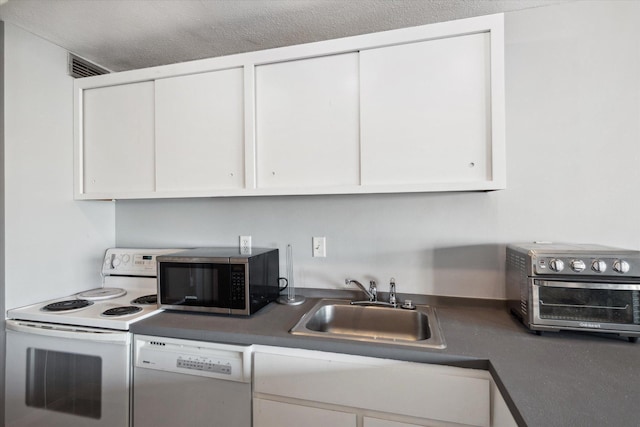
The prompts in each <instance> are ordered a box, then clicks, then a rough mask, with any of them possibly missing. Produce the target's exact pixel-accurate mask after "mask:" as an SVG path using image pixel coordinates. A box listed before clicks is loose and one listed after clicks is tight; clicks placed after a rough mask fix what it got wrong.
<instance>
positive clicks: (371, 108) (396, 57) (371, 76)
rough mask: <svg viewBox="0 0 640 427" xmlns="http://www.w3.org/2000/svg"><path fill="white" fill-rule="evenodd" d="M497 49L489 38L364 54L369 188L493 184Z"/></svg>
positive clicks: (364, 129) (365, 163)
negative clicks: (493, 56)
mask: <svg viewBox="0 0 640 427" xmlns="http://www.w3.org/2000/svg"><path fill="white" fill-rule="evenodd" d="M490 47H491V44H490V35H489V33H488V32H485V33H480V34H473V35H466V36H458V37H449V38H444V39H439V40H429V41H423V42H414V43H408V44H403V45H395V46H390V47H383V48H377V49H371V50H363V51H362V52H361V58H360V73H361V74H360V75H361V91H362V92H361V97H362V104H361V113H362V122H361V132H362V184H363V185H364V186H368V185H374V186H375V185H400V186H402V185H412V184H422V183H452V182H453V183H455V182H482V181H490V180H491V179H492V176H491V174H492V164H491V162H492V152H491V149H492V140H491V123H492V111H491V57H490V53H491V49H490ZM398 188H399V189H401V188H402V187H398Z"/></svg>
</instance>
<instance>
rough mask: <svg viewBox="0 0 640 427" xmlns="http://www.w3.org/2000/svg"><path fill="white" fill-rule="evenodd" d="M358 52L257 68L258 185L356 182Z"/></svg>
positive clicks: (310, 184) (303, 186) (291, 185)
mask: <svg viewBox="0 0 640 427" xmlns="http://www.w3.org/2000/svg"><path fill="white" fill-rule="evenodd" d="M358 128H359V84H358V54H357V53H349V54H343V55H333V56H325V57H320V58H312V59H304V60H297V61H288V62H282V63H277V64H268V65H261V66H258V67H256V147H257V178H258V183H257V186H258V188H274V187H279V188H287V187H290V188H291V187H293V188H309V187H331V186H342V185H351V186H355V185H358V184H359V183H360V168H359V157H360V141H359V129H358Z"/></svg>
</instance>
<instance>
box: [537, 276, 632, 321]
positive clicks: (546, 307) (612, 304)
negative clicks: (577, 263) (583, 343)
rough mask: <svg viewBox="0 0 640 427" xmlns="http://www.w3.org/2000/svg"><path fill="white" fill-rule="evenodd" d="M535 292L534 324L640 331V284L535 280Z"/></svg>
mask: <svg viewBox="0 0 640 427" xmlns="http://www.w3.org/2000/svg"><path fill="white" fill-rule="evenodd" d="M531 296H532V299H533V304H532V307H533V323H534V324H538V325H546V326H553V327H559V328H563V327H565V328H570V329H589V330H602V331H603V332H604V331H607V332H610V331H616V332H623V331H636V332H637V331H640V284H627V283H624V284H621V283H593V282H570V281H559V280H533V287H532V295H531Z"/></svg>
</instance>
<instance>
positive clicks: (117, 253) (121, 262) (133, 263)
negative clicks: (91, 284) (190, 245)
mask: <svg viewBox="0 0 640 427" xmlns="http://www.w3.org/2000/svg"><path fill="white" fill-rule="evenodd" d="M181 250H182V249H131V248H111V249H107V251H106V253H105V255H104V260H103V262H102V274H104V275H105V276H114V275H118V276H149V277H155V276H157V266H156V257H157V256H158V255H165V254H170V253H175V252H180V251H181Z"/></svg>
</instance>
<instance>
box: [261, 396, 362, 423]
mask: <svg viewBox="0 0 640 427" xmlns="http://www.w3.org/2000/svg"><path fill="white" fill-rule="evenodd" d="M356 423H357V416H356V414H353V413H349V412H340V411H333V410H330V409H320V408H314V407H312V406H303V405H299V404H291V403H283V402H276V401H272V400H264V399H253V427H271V426H298V425H299V426H304V427H327V426H331V427H357V424H356Z"/></svg>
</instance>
